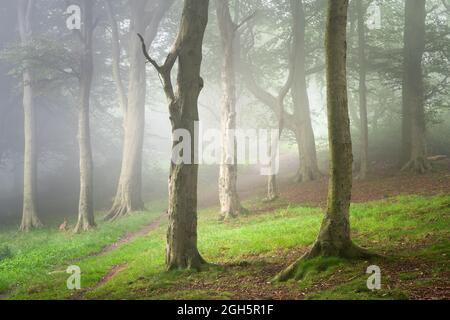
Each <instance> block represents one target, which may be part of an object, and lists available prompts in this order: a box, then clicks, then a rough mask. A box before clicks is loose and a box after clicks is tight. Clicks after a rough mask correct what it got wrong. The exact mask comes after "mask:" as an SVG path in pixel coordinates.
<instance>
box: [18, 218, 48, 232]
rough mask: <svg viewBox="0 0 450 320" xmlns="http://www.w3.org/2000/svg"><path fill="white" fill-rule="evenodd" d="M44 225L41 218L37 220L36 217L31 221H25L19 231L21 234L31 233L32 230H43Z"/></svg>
mask: <svg viewBox="0 0 450 320" xmlns="http://www.w3.org/2000/svg"><path fill="white" fill-rule="evenodd" d="M43 226H44V225H43V224H42V222H41V221H40V220H39V218H37V217H36V216H33V217H32V218H31V219H29V220H28V219H26V220H23V221H22V223H21V225H20V228H19V231H21V232H29V231H31V230H32V229H39V228H42V227H43Z"/></svg>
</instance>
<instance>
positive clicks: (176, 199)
mask: <svg viewBox="0 0 450 320" xmlns="http://www.w3.org/2000/svg"><path fill="white" fill-rule="evenodd" d="M208 7H209V0H185V1H184V8H183V13H182V15H181V22H180V29H179V32H178V36H177V38H176V40H175V43H174V45H173V46H172V50H171V51H170V53H169V54H168V56H167V58H166V60H165V62H164V64H163V65H162V66H159V65H158V63H157V62H156V61H155V60H153V59H152V58H151V57H150V55H149V54H148V52H147V47H146V45H145V40H144V38H143V36H142V35H140V34H139V35H138V36H139V38H140V40H141V43H142V51H143V53H144V56H145V57H146V58H147V61H148V62H150V63H151V64H152V65H153V66H154V67H155V69H156V70H157V71H158V73H159V75H160V78H161V81H162V82H163V87H164V92H165V94H166V97H167V100H168V104H169V113H170V121H171V124H172V132H173V139H174V141H173V146H176V145H177V144H178V141H176V140H177V139H176V138H175V137H176V134H175V133H176V132H175V131H176V130H178V129H182V130H184V131H187V132H189V134H190V137H191V141H190V142H191V143H190V147H191V150H190V151H191V158H190V163H185V162H181V163H178V162H174V161H172V162H171V164H170V176H169V210H168V213H169V227H168V230H167V250H166V267H167V270H174V269H200V268H201V267H202V265H204V264H206V262H205V260H203V258H202V257H201V255H200V253H199V251H198V248H197V180H198V164H196V160H197V159H198V157H197V154H196V153H197V152H198V148H197V147H198V140H197V139H196V135H195V127H196V125H197V122H198V120H199V116H198V97H199V95H200V92H201V90H202V89H203V79H202V78H201V77H200V68H201V63H202V56H203V55H202V48H203V38H204V34H205V29H206V25H207V24H208ZM177 60H178V76H177V91H176V92H175V90H174V89H173V85H172V77H171V71H172V69H173V66H174V64H175V62H176V61H177Z"/></svg>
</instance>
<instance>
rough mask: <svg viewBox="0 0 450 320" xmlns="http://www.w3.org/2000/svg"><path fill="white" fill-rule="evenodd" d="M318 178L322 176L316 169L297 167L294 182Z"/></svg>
mask: <svg viewBox="0 0 450 320" xmlns="http://www.w3.org/2000/svg"><path fill="white" fill-rule="evenodd" d="M320 178H322V173H321V172H320V171H318V170H312V169H306V170H302V169H299V170H298V172H297V174H296V176H295V179H294V181H295V183H305V182H311V181H316V180H319V179H320Z"/></svg>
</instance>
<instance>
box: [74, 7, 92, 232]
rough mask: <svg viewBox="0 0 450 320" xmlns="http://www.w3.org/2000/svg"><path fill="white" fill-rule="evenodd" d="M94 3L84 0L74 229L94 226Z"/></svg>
mask: <svg viewBox="0 0 450 320" xmlns="http://www.w3.org/2000/svg"><path fill="white" fill-rule="evenodd" d="M93 5H94V4H93V2H92V1H90V0H83V2H82V12H83V18H82V19H83V32H82V34H83V52H82V57H81V73H80V102H79V109H78V145H79V150H80V199H79V207H78V222H77V225H76V227H75V232H79V231H87V230H89V229H91V228H93V227H95V221H94V196H93V193H94V181H93V160H92V146H91V133H90V124H89V112H90V111H89V109H90V105H89V102H90V94H91V85H92V75H93V68H94V63H93V52H92V35H93V28H94V26H93V13H92V11H93Z"/></svg>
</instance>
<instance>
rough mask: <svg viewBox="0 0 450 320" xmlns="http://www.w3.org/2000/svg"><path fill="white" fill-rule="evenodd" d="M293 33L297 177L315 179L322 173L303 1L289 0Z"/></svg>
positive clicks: (293, 94) (293, 97)
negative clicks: (314, 125) (310, 95)
mask: <svg viewBox="0 0 450 320" xmlns="http://www.w3.org/2000/svg"><path fill="white" fill-rule="evenodd" d="M291 10H292V16H293V33H294V56H295V72H294V78H293V84H292V99H293V102H294V118H295V136H296V141H297V146H298V149H299V160H300V167H299V170H298V173H297V178H296V180H297V181H298V182H307V181H312V180H317V179H318V178H319V177H320V176H321V174H320V171H319V167H318V164H317V151H316V141H315V137H314V131H313V128H312V123H311V111H310V105H309V98H308V90H307V82H306V63H305V56H306V50H305V28H306V23H305V12H304V8H303V1H302V0H291Z"/></svg>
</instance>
